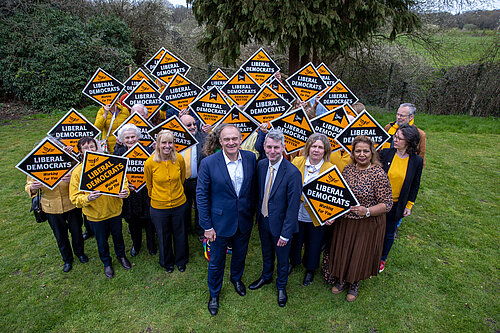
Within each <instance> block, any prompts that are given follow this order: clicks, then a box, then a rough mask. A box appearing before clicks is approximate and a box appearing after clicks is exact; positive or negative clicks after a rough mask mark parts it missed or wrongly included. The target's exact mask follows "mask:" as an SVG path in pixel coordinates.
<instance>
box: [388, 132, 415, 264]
mask: <svg viewBox="0 0 500 333" xmlns="http://www.w3.org/2000/svg"><path fill="white" fill-rule="evenodd" d="M419 141H420V135H419V133H418V130H417V128H416V127H415V126H411V125H408V124H406V125H402V126H399V128H398V129H397V131H396V133H394V148H389V149H384V150H382V151H381V152H380V157H381V160H382V167H383V168H384V171H385V172H387V175H388V176H389V180H390V182H391V187H392V198H393V201H394V205H393V206H392V209H391V211H390V212H389V213H387V219H386V228H385V240H384V249H383V251H382V258H381V260H380V267H379V272H382V271H383V270H384V269H385V260H386V259H387V256H388V254H389V251H390V250H391V247H392V244H393V243H394V234H395V232H396V226H397V223H398V221H399V220H400V219H401V218H403V217H407V216H409V215H410V214H411V209H412V207H413V204H414V203H415V200H416V199H417V194H418V189H419V187H420V177H421V176H422V168H423V166H424V162H423V160H422V158H421V157H420V156H418V155H417V149H418V143H419Z"/></svg>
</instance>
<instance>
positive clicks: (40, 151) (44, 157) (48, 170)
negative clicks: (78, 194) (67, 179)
mask: <svg viewBox="0 0 500 333" xmlns="http://www.w3.org/2000/svg"><path fill="white" fill-rule="evenodd" d="M51 140H52V139H51V138H49V137H46V138H44V139H43V140H42V141H40V143H39V144H38V145H37V146H36V147H35V149H33V150H32V151H31V152H30V153H29V154H28V155H26V157H25V158H23V160H22V161H21V162H19V163H18V164H17V165H16V168H17V169H18V170H20V171H22V172H23V173H25V174H26V175H28V176H31V177H33V178H34V179H36V180H38V181H40V182H41V183H42V184H43V185H45V186H46V187H47V188H49V189H51V190H53V189H54V188H55V187H56V186H57V185H59V183H60V182H61V180H62V179H63V177H64V176H66V175H67V174H70V173H71V170H73V168H74V167H75V166H77V165H78V163H79V162H78V160H77V159H76V158H75V157H73V156H72V155H71V154H68V153H67V152H66V151H65V150H64V149H63V148H62V147H60V146H59V144H57V143H56V142H52V141H51Z"/></svg>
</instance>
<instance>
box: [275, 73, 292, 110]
mask: <svg viewBox="0 0 500 333" xmlns="http://www.w3.org/2000/svg"><path fill="white" fill-rule="evenodd" d="M269 86H270V87H271V89H273V90H274V91H276V92H277V93H278V94H279V95H280V96H281V97H283V99H284V100H285V101H287V103H288V104H292V102H293V101H294V100H295V97H294V96H293V94H292V93H291V92H290V91H289V90H288V89H287V88H286V87H285V85H284V84H283V83H282V82H281V81H280V80H278V79H276V78H274V79H272V80H270V81H269Z"/></svg>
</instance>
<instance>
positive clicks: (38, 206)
mask: <svg viewBox="0 0 500 333" xmlns="http://www.w3.org/2000/svg"><path fill="white" fill-rule="evenodd" d="M41 198H42V194H41V191H40V190H38V192H37V194H36V196H35V197H34V198H33V199H31V210H30V212H33V215H35V220H36V222H37V223H42V222H45V221H47V214H45V212H44V211H43V210H42V203H41V202H40V201H41Z"/></svg>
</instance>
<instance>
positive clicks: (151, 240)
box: [125, 218, 156, 252]
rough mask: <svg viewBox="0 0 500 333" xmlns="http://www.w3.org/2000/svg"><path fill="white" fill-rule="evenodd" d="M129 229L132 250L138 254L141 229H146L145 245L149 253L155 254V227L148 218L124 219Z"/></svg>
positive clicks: (140, 243) (140, 244)
mask: <svg viewBox="0 0 500 333" xmlns="http://www.w3.org/2000/svg"><path fill="white" fill-rule="evenodd" d="M125 221H127V223H128V227H129V229H130V237H131V238H132V245H133V246H134V249H135V250H136V251H137V252H139V251H140V250H141V247H142V228H144V229H146V244H147V247H148V250H149V251H150V252H156V237H155V227H154V225H153V222H151V219H149V218H129V219H125Z"/></svg>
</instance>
